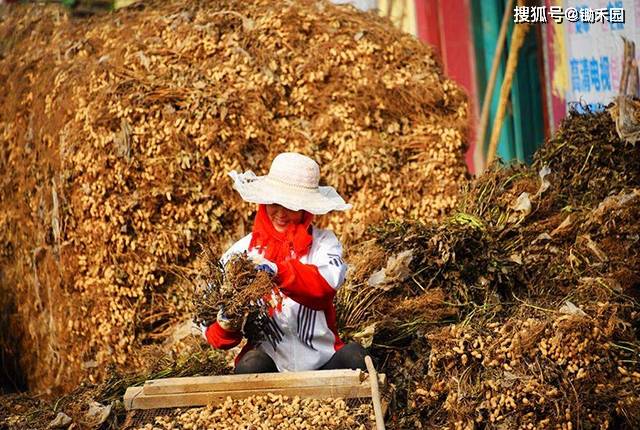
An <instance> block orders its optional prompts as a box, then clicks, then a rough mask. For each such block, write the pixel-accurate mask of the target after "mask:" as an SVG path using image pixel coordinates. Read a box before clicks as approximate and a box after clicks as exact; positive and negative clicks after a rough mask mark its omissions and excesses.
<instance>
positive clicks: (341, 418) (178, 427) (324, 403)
mask: <svg viewBox="0 0 640 430" xmlns="http://www.w3.org/2000/svg"><path fill="white" fill-rule="evenodd" d="M374 422H375V417H374V415H373V408H372V407H371V404H370V403H362V404H360V405H359V406H357V407H349V406H348V405H347V402H346V401H345V400H343V399H325V400H317V399H301V398H300V397H297V396H296V397H293V398H290V397H287V396H281V395H274V394H267V395H265V396H254V397H248V398H246V399H237V400H233V399H231V398H227V400H226V401H225V402H224V403H223V404H222V405H220V406H208V407H206V408H192V409H188V410H187V411H185V412H183V413H181V414H180V415H178V416H177V417H173V416H171V417H170V416H158V417H156V418H155V421H154V423H149V424H146V425H144V426H141V427H138V428H137V429H136V430H197V429H207V428H215V429H220V430H224V429H243V430H270V429H274V428H278V429H292V430H293V429H300V430H303V429H308V430H315V429H332V430H333V429H345V430H346V429H357V430H364V429H369V428H372V424H373V423H374Z"/></svg>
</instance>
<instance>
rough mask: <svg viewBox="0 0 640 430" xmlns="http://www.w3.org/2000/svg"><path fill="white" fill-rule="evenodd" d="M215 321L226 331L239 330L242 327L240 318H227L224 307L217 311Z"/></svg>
mask: <svg viewBox="0 0 640 430" xmlns="http://www.w3.org/2000/svg"><path fill="white" fill-rule="evenodd" d="M216 321H217V322H218V324H219V325H220V327H222V328H223V329H224V330H226V331H240V329H241V328H242V319H240V318H229V317H228V316H227V315H226V314H225V313H224V309H220V310H219V311H218V316H217V318H216Z"/></svg>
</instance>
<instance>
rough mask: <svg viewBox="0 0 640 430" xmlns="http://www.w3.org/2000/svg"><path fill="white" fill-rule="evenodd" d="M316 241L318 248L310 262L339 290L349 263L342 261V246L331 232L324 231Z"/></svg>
mask: <svg viewBox="0 0 640 430" xmlns="http://www.w3.org/2000/svg"><path fill="white" fill-rule="evenodd" d="M314 241H318V248H317V250H316V252H314V254H313V257H312V258H311V260H310V261H309V262H310V263H311V264H313V265H315V266H317V267H318V272H320V275H322V277H323V278H324V279H325V280H326V281H327V283H329V285H331V287H333V288H334V289H336V290H337V289H338V288H340V287H341V286H342V284H343V283H344V278H345V275H346V273H347V263H346V262H345V261H344V260H343V259H342V244H341V243H340V241H339V240H338V238H337V237H336V235H335V234H334V233H333V232H332V231H330V230H322V231H321V233H320V235H318V237H316V238H314Z"/></svg>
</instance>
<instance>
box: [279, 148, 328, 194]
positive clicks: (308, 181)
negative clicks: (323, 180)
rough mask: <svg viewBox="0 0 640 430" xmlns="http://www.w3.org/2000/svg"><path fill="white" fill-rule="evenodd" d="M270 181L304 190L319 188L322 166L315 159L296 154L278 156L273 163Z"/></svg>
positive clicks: (284, 153)
mask: <svg viewBox="0 0 640 430" xmlns="http://www.w3.org/2000/svg"><path fill="white" fill-rule="evenodd" d="M267 176H268V178H269V179H272V180H275V181H278V182H282V183H285V184H288V185H292V186H296V187H303V188H318V185H319V184H320V166H318V163H316V162H315V161H314V160H313V159H311V158H309V157H307V156H305V155H302V154H298V153H296V152H283V153H281V154H278V155H277V156H276V158H274V159H273V162H272V163H271V168H270V169H269V174H268V175H267Z"/></svg>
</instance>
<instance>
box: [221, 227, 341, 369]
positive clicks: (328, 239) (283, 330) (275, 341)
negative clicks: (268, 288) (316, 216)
mask: <svg viewBox="0 0 640 430" xmlns="http://www.w3.org/2000/svg"><path fill="white" fill-rule="evenodd" d="M312 239H313V242H312V245H311V249H310V251H309V253H308V254H307V255H305V256H303V257H301V258H300V259H299V262H300V263H302V264H307V265H314V266H316V267H317V268H318V272H319V273H320V275H321V276H322V277H323V278H324V279H325V280H326V281H327V283H328V284H329V285H330V286H331V287H332V288H333V289H334V290H337V289H338V288H340V286H341V285H342V284H343V282H344V278H345V274H346V271H347V264H346V263H345V261H344V260H343V259H342V244H341V243H340V241H339V240H338V238H337V237H336V235H335V234H334V233H333V232H332V231H330V230H324V229H320V228H316V227H313V231H312ZM250 242H251V234H248V235H247V236H245V237H243V238H242V239H240V240H239V241H237V242H236V243H235V244H233V245H232V246H231V248H229V249H228V250H227V251H226V252H225V253H224V254H223V256H222V257H221V259H220V261H221V262H222V264H223V265H224V264H226V262H227V261H228V260H229V258H230V257H231V256H232V255H234V254H238V253H243V252H248V248H249V243H250ZM252 252H256V251H255V250H253V251H252ZM272 294H273V295H274V296H275V295H279V297H274V299H276V300H277V299H278V298H281V300H282V307H281V311H279V312H275V313H274V314H273V316H272V317H271V318H270V320H269V325H270V328H271V330H269V333H265V338H266V340H264V341H262V342H260V343H259V344H257V345H256V346H255V347H256V348H257V349H260V350H262V351H264V352H265V353H267V354H268V355H269V356H270V357H271V358H272V359H273V361H274V362H275V364H276V366H277V367H278V370H279V371H300V370H314V369H318V368H320V367H321V366H322V365H324V364H325V363H326V362H327V361H329V359H330V358H331V357H332V356H333V354H334V353H335V352H336V350H337V349H339V348H340V347H341V346H342V345H343V344H342V341H341V340H340V338H339V337H338V332H337V327H336V325H335V308H334V305H333V302H331V303H330V304H327V306H328V307H326V310H324V311H323V310H313V309H311V308H309V307H306V306H304V305H302V304H300V303H298V302H296V301H294V300H293V299H291V298H290V297H286V296H284V295H282V293H278V292H276V291H273V292H272ZM314 307H317V306H314ZM328 320H329V321H328ZM332 320H333V321H332Z"/></svg>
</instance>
